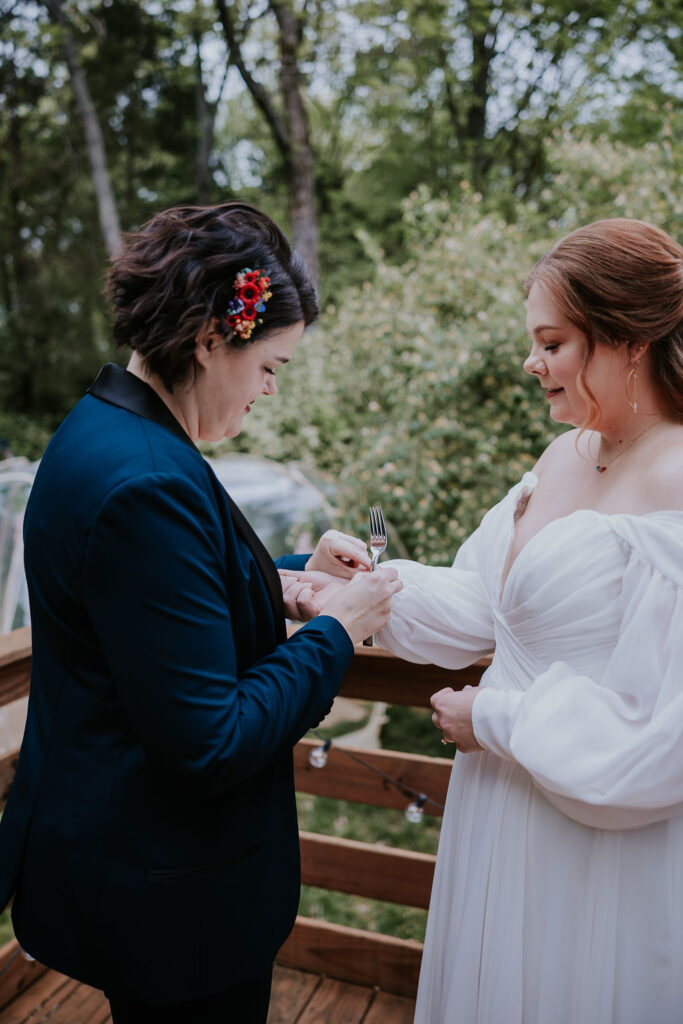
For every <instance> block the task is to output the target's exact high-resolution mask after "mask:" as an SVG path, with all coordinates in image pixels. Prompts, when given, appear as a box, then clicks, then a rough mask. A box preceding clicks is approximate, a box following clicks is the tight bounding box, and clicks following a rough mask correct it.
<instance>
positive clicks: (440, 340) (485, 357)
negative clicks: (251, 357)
mask: <svg viewBox="0 0 683 1024" xmlns="http://www.w3.org/2000/svg"><path fill="white" fill-rule="evenodd" d="M545 159H546V161H547V165H548V175H547V181H546V187H545V188H544V189H543V190H542V191H541V192H540V194H539V195H538V196H535V197H530V198H528V199H525V200H521V201H520V202H519V204H518V209H517V219H516V221H515V222H514V223H510V222H508V221H507V220H506V219H505V218H504V217H502V216H501V215H500V214H493V213H490V212H488V213H487V212H486V210H484V209H483V208H482V207H483V201H482V199H481V197H480V196H478V194H477V193H474V192H473V190H472V188H471V186H469V185H467V186H465V187H463V188H462V189H460V190H459V191H460V194H459V196H458V197H457V198H456V199H455V200H450V199H448V198H445V197H434V196H433V195H432V194H431V193H430V192H429V190H427V189H426V188H424V187H423V188H421V189H419V190H417V191H416V192H414V193H413V194H412V195H411V196H410V198H409V199H408V200H407V201H406V203H405V204H404V211H403V216H404V230H405V232H406V236H407V238H408V240H409V246H410V250H411V254H412V255H411V258H410V259H409V260H408V261H406V262H405V263H404V264H402V265H399V266H396V265H394V264H392V263H389V262H387V260H386V259H385V258H384V256H383V255H382V253H381V252H380V251H379V250H377V249H376V248H375V249H374V250H373V249H372V247H371V243H369V242H368V245H369V247H370V255H371V256H372V259H373V260H374V263H375V275H374V278H373V279H372V281H370V280H369V281H367V282H366V283H365V284H364V285H363V286H362V287H360V288H355V289H349V290H347V291H346V292H345V293H344V295H343V298H342V301H341V302H340V304H339V306H338V308H336V309H328V310H327V312H326V314H325V316H324V318H323V321H322V323H321V325H320V326H319V327H318V328H316V329H315V331H314V332H312V333H311V334H310V335H306V336H305V337H304V341H303V342H302V346H301V351H300V352H298V353H297V355H296V358H295V359H294V360H293V362H292V364H291V365H290V366H289V367H287V369H286V371H284V372H282V371H281V374H280V376H281V382H280V391H281V393H280V396H279V398H278V400H277V401H276V402H273V403H268V402H265V401H263V402H260V403H257V405H256V407H255V409H254V411H253V413H252V416H250V417H249V421H248V423H247V425H246V429H245V432H244V434H242V435H241V437H240V438H239V439H238V441H237V446H238V447H239V448H241V449H242V450H251V451H258V452H262V453H267V454H268V455H269V456H271V457H274V458H279V459H284V460H299V461H300V462H303V463H304V465H306V464H308V465H311V466H315V467H318V468H322V469H324V470H326V471H327V473H328V474H329V475H330V477H331V478H332V479H333V480H334V481H335V491H336V499H337V503H338V506H339V508H340V510H342V513H341V519H342V522H343V524H344V525H345V526H346V527H347V528H348V529H350V530H352V531H354V532H356V531H364V530H366V528H367V527H366V510H367V506H368V504H370V503H372V502H375V501H380V502H381V503H382V505H383V507H384V511H385V514H386V515H387V517H388V519H389V521H390V523H391V524H392V526H393V528H395V529H397V530H398V533H399V535H400V537H401V539H402V540H403V542H404V544H405V545H406V547H407V548H408V550H409V551H410V553H411V556H412V557H417V558H426V559H429V560H431V561H436V562H444V563H447V562H449V561H450V560H451V559H452V557H453V553H454V551H455V550H456V549H457V547H458V546H459V544H460V543H461V542H462V540H463V539H464V538H465V537H466V536H467V535H468V534H469V533H470V532H471V531H472V530H473V529H474V528H475V527H476V525H477V524H478V522H479V521H480V519H481V516H482V514H483V513H484V512H485V511H486V509H487V508H489V507H490V506H491V505H492V504H494V503H495V502H496V501H498V500H499V499H500V497H502V495H503V494H504V493H505V491H506V490H507V488H508V487H510V486H511V485H512V484H513V483H514V482H516V480H518V479H519V477H520V476H521V475H522V473H523V472H525V471H526V470H528V469H531V467H532V466H533V464H534V461H535V459H536V458H537V457H538V455H539V454H540V453H541V451H542V450H543V448H544V447H545V446H546V445H547V444H548V442H549V441H550V440H551V438H552V437H553V436H554V434H555V433H556V431H557V430H558V427H557V425H556V424H554V423H553V422H552V421H550V420H549V418H548V412H547V406H546V403H545V399H544V398H543V396H542V393H541V391H540V388H539V387H538V385H537V384H536V382H535V381H533V380H531V379H530V378H527V377H526V375H525V374H524V373H523V372H522V369H521V364H522V360H523V358H524V355H525V354H526V352H527V351H528V339H527V338H526V336H525V329H524V292H523V288H522V282H523V278H524V276H525V273H526V271H527V270H528V269H530V268H531V266H532V265H533V264H534V262H535V261H536V260H537V259H538V258H539V257H540V256H541V255H542V254H543V252H545V251H546V250H547V249H548V248H549V247H550V246H551V245H552V244H553V243H554V242H555V241H557V239H558V238H559V237H560V236H561V235H563V234H566V233H567V232H568V231H570V230H572V229H573V228H574V227H577V226H579V225H580V224H584V223H587V222H589V221H591V220H594V219H596V218H599V217H605V216H631V217H638V218H642V219H649V220H651V221H653V222H654V223H657V224H659V225H660V226H662V227H663V228H665V229H668V230H669V231H670V232H672V233H673V234H674V235H677V234H680V232H681V230H682V229H683V200H681V197H680V195H679V191H678V183H679V181H680V172H681V149H680V144H679V145H678V147H677V146H676V145H675V144H674V143H673V142H672V140H671V138H668V137H664V138H663V139H662V140H660V142H659V143H651V144H649V145H648V146H646V147H643V148H641V149H635V148H631V147H628V146H626V145H625V144H623V143H617V144H612V143H610V142H608V141H607V140H605V139H601V140H598V141H594V140H591V138H590V137H589V136H588V135H586V136H585V137H581V136H580V135H579V134H578V133H574V134H572V133H569V132H565V133H560V132H558V133H556V134H555V135H554V136H553V137H552V138H551V139H550V140H549V141H548V143H547V152H546V154H545ZM560 429H561V428H560Z"/></svg>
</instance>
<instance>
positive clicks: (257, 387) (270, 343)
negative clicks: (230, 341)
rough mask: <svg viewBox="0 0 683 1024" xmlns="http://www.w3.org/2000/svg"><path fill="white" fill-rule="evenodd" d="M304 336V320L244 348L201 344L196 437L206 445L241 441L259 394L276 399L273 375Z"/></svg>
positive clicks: (215, 339) (214, 339)
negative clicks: (232, 438) (229, 438)
mask: <svg viewBox="0 0 683 1024" xmlns="http://www.w3.org/2000/svg"><path fill="white" fill-rule="evenodd" d="M303 332H304V324H303V321H301V322H300V323H297V324H294V325H293V326H292V327H286V328H283V329H282V330H279V331H274V332H273V333H271V334H267V335H266V336H265V337H263V338H260V339H259V340H258V341H254V342H251V343H249V344H247V345H245V346H244V348H234V347H232V346H230V345H226V344H225V342H224V341H223V339H222V338H220V337H219V336H216V335H209V338H208V339H207V342H208V343H207V342H203V343H202V342H198V343H197V352H196V356H195V358H196V361H197V377H196V380H195V385H194V388H195V389H196V399H197V411H198V436H199V437H200V438H201V439H202V440H203V441H222V440H223V438H224V437H237V435H238V434H239V433H240V431H241V430H242V421H243V420H244V417H245V416H246V415H247V413H248V412H249V409H250V408H251V406H252V405H253V404H254V402H255V401H256V399H257V398H258V397H259V395H275V394H277V385H276V383H275V374H276V371H277V369H278V367H280V366H282V365H283V364H284V363H288V362H289V360H290V359H291V357H292V355H293V353H294V349H295V348H296V346H297V344H298V342H299V340H300V339H301V336H302V334H303Z"/></svg>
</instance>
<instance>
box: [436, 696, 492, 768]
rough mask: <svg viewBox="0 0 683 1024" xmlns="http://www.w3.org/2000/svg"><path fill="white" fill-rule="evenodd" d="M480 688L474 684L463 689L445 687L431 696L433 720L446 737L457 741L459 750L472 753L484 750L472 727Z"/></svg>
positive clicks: (449, 740)
mask: <svg viewBox="0 0 683 1024" xmlns="http://www.w3.org/2000/svg"><path fill="white" fill-rule="evenodd" d="M477 693H478V690H477V688H476V687H474V686H466V687H465V688H464V689H463V690H454V689H453V688H452V687H450V686H446V687H444V689H443V690H439V691H438V692H437V693H434V694H432V696H431V697H430V704H431V705H432V707H433V708H434V714H433V715H432V722H433V723H434V725H435V726H436V728H437V729H441V731H442V732H443V736H444V739H445V740H447V741H448V742H449V743H455V744H456V746H457V748H458V751H460V752H461V753H463V754H471V753H472V752H473V751H475V750H483V749H484V748H483V747H481V746H480V745H479V744H478V743H477V740H476V737H475V735H474V729H473V728H472V705H473V704H474V701H475V698H476V696H477Z"/></svg>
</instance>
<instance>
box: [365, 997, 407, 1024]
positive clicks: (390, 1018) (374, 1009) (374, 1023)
mask: <svg viewBox="0 0 683 1024" xmlns="http://www.w3.org/2000/svg"><path fill="white" fill-rule="evenodd" d="M414 1017H415V1000H414V999H408V997H407V996H394V995H391V993H389V992H378V993H377V995H376V996H375V998H374V1000H373V1003H372V1006H371V1007H370V1010H369V1011H368V1015H367V1017H365V1018H364V1020H363V1024H388V1022H390V1024H413V1018H414Z"/></svg>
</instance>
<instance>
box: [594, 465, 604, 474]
mask: <svg viewBox="0 0 683 1024" xmlns="http://www.w3.org/2000/svg"><path fill="white" fill-rule="evenodd" d="M595 468H596V469H597V471H598V473H604V472H605V470H606V469H607V466H596V467H595Z"/></svg>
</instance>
